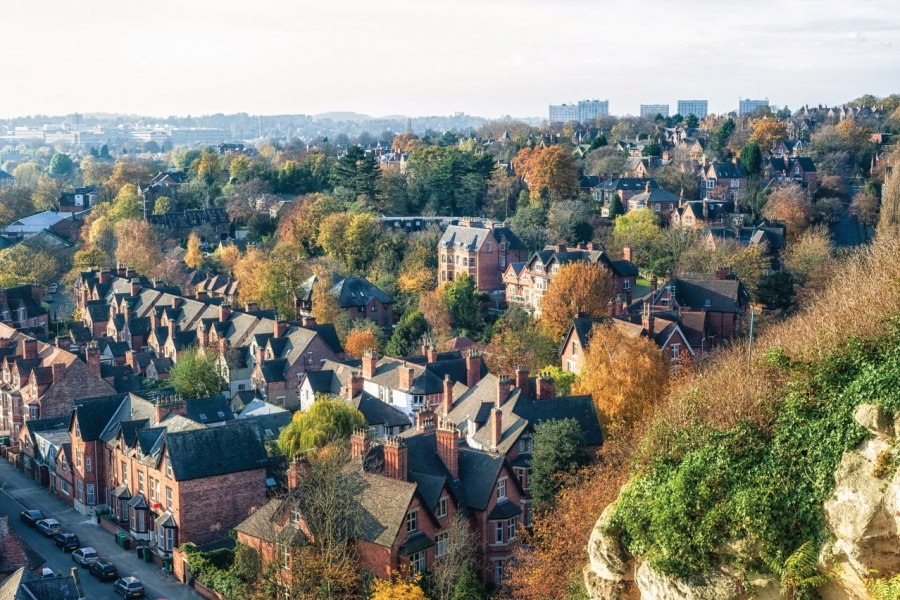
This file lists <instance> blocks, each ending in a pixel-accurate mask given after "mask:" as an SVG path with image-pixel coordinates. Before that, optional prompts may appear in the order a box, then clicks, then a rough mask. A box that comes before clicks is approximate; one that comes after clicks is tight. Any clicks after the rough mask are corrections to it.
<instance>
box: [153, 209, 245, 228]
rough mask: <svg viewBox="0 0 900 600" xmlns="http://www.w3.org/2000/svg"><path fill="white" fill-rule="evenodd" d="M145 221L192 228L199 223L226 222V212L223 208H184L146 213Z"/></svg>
mask: <svg viewBox="0 0 900 600" xmlns="http://www.w3.org/2000/svg"><path fill="white" fill-rule="evenodd" d="M147 221H149V222H150V224H151V225H157V226H162V227H167V228H170V229H181V228H194V227H200V226H201V225H208V224H209V225H217V224H223V223H228V213H226V212H225V209H224V208H206V209H199V210H185V211H180V212H169V213H165V214H162V215H148V216H147Z"/></svg>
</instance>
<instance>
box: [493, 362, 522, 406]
mask: <svg viewBox="0 0 900 600" xmlns="http://www.w3.org/2000/svg"><path fill="white" fill-rule="evenodd" d="M516 372H517V373H518V371H516ZM525 381H526V382H527V381H528V376H527V371H526V376H525ZM511 391H512V380H511V379H509V378H507V377H498V378H497V400H496V402H495V403H494V406H496V407H497V408H500V407H501V406H503V403H504V402H506V399H507V398H508V397H509V393H510V392H511Z"/></svg>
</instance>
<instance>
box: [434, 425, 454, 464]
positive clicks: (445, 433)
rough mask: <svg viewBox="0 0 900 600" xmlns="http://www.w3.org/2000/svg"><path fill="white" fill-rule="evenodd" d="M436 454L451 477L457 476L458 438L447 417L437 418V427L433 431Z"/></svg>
mask: <svg viewBox="0 0 900 600" xmlns="http://www.w3.org/2000/svg"><path fill="white" fill-rule="evenodd" d="M435 438H436V441H437V450H438V456H440V457H441V460H442V461H443V462H444V466H445V467H447V470H448V471H450V475H451V477H453V479H458V478H459V438H458V436H457V434H456V427H454V426H453V423H451V422H450V421H448V420H447V419H438V428H437V432H436V433H435Z"/></svg>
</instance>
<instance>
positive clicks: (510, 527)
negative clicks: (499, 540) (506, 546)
mask: <svg viewBox="0 0 900 600" xmlns="http://www.w3.org/2000/svg"><path fill="white" fill-rule="evenodd" d="M516 521H517V519H516V517H513V518H512V519H510V520H509V521H508V522H507V523H506V541H507V542H511V541H513V540H514V539H516Z"/></svg>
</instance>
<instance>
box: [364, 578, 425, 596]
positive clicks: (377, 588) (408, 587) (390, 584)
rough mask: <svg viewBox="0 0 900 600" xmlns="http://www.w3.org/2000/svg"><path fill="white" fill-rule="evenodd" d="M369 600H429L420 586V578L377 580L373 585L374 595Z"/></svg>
mask: <svg viewBox="0 0 900 600" xmlns="http://www.w3.org/2000/svg"><path fill="white" fill-rule="evenodd" d="M369 600H428V597H427V596H426V595H425V592H424V591H422V588H421V587H420V586H419V583H418V578H413V579H412V580H404V579H392V580H390V581H388V580H385V579H376V580H375V582H374V583H373V584H372V595H371V596H369Z"/></svg>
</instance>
